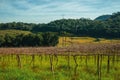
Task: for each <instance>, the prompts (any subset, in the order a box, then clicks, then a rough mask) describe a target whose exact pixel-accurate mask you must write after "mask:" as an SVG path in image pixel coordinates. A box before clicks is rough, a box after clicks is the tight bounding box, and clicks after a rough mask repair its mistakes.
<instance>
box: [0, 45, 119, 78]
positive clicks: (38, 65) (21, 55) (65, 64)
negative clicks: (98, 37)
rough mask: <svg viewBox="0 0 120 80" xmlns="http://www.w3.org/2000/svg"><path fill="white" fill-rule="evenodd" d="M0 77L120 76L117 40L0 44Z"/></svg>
mask: <svg viewBox="0 0 120 80" xmlns="http://www.w3.org/2000/svg"><path fill="white" fill-rule="evenodd" d="M0 80H120V44H119V43H113V44H112V43H106V44H105V43H104V44H102V43H82V44H79V45H74V44H73V45H72V46H64V47H21V48H0Z"/></svg>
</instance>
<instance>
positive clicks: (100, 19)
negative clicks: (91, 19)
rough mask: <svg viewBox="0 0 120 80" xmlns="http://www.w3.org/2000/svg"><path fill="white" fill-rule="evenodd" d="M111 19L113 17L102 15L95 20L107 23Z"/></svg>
mask: <svg viewBox="0 0 120 80" xmlns="http://www.w3.org/2000/svg"><path fill="white" fill-rule="evenodd" d="M110 17H111V15H102V16H99V17H97V18H95V20H99V21H105V20H107V19H109V18H110Z"/></svg>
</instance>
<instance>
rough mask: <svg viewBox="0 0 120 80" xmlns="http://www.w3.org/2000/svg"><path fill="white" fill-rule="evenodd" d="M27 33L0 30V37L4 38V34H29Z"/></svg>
mask: <svg viewBox="0 0 120 80" xmlns="http://www.w3.org/2000/svg"><path fill="white" fill-rule="evenodd" d="M30 33H31V32H29V31H22V30H0V36H4V35H5V34H12V35H16V34H30Z"/></svg>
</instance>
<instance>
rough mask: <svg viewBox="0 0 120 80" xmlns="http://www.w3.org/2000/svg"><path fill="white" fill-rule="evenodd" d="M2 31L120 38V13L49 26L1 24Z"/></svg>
mask: <svg viewBox="0 0 120 80" xmlns="http://www.w3.org/2000/svg"><path fill="white" fill-rule="evenodd" d="M99 18H100V17H99ZM102 19H103V20H102ZM0 29H1V30H4V29H16V30H26V31H31V32H34V33H37V32H57V33H58V34H59V36H91V37H105V38H120V12H117V13H113V14H112V15H109V17H103V16H102V18H101V19H100V20H90V19H85V18H80V19H61V20H56V21H52V22H50V23H48V24H33V23H30V24H28V23H22V22H18V23H16V22H13V23H1V24H0Z"/></svg>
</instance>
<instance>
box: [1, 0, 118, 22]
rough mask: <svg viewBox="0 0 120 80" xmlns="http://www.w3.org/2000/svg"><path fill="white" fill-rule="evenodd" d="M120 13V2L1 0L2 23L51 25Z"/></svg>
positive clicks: (101, 0)
mask: <svg viewBox="0 0 120 80" xmlns="http://www.w3.org/2000/svg"><path fill="white" fill-rule="evenodd" d="M118 11H120V0H0V23H7V22H26V23H49V22H51V21H54V20H58V19H62V18H63V17H64V18H65V19H69V18H72V19H79V18H83V17H84V18H90V19H95V18H96V17H98V16H100V15H105V14H112V13H114V12H118Z"/></svg>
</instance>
